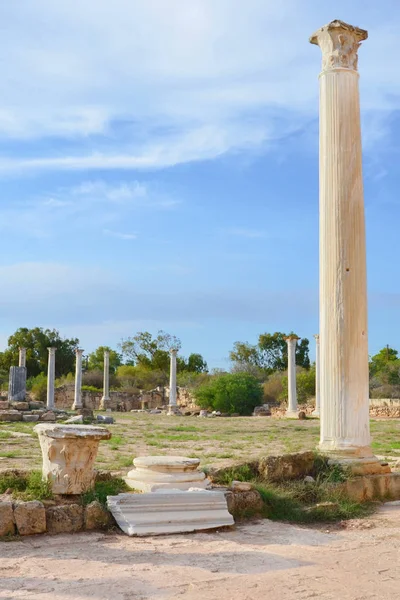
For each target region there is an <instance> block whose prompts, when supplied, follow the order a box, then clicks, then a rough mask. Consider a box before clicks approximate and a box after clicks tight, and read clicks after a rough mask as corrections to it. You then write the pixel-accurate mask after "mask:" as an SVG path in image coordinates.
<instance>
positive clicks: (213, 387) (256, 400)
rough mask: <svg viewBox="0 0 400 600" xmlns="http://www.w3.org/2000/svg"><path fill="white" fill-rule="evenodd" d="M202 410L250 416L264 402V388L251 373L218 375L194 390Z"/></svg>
mask: <svg viewBox="0 0 400 600" xmlns="http://www.w3.org/2000/svg"><path fill="white" fill-rule="evenodd" d="M194 395H195V398H196V400H197V402H198V404H199V406H201V408H205V409H212V410H217V411H221V412H222V413H239V414H240V415H250V414H251V413H252V412H253V410H254V408H255V407H256V406H257V405H259V404H261V402H262V396H263V392H262V388H261V385H260V384H259V382H258V381H257V379H256V378H255V377H254V376H253V375H250V374H249V373H226V374H224V375H217V376H215V377H212V378H211V380H210V381H209V382H208V383H206V384H204V385H201V386H199V387H198V388H196V389H195V390H194Z"/></svg>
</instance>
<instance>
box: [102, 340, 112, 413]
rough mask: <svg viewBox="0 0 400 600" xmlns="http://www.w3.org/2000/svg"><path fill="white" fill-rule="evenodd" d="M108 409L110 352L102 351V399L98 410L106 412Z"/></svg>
mask: <svg viewBox="0 0 400 600" xmlns="http://www.w3.org/2000/svg"><path fill="white" fill-rule="evenodd" d="M109 407H110V352H109V351H108V350H104V378H103V397H102V399H101V402H100V410H106V409H107V408H109Z"/></svg>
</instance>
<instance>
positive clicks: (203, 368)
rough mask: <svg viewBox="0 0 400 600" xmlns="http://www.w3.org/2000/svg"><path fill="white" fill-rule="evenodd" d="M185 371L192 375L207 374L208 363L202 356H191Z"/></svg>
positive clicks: (193, 354)
mask: <svg viewBox="0 0 400 600" xmlns="http://www.w3.org/2000/svg"><path fill="white" fill-rule="evenodd" d="M185 371H189V372H190V373H207V372H208V367H207V363H206V361H205V360H204V358H203V357H202V355H201V354H195V353H192V354H189V358H188V359H187V363H186V366H185Z"/></svg>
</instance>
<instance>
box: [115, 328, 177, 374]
mask: <svg viewBox="0 0 400 600" xmlns="http://www.w3.org/2000/svg"><path fill="white" fill-rule="evenodd" d="M180 347H181V342H180V340H179V339H178V338H177V337H175V336H173V335H170V334H169V333H166V332H165V331H162V330H160V331H159V332H158V333H157V336H156V337H155V338H153V336H152V335H151V333H149V332H148V331H139V332H138V333H137V334H136V335H134V336H133V337H131V338H127V339H126V340H122V341H121V343H120V348H121V351H122V354H123V355H124V356H125V357H126V358H127V359H128V361H131V362H132V363H133V364H134V365H140V366H142V367H146V368H148V369H152V370H160V371H163V372H164V373H165V374H167V373H168V372H169V363H170V356H169V351H170V350H172V349H173V348H175V349H177V350H179V349H180ZM177 368H179V360H178V361H177Z"/></svg>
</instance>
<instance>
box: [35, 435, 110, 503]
mask: <svg viewBox="0 0 400 600" xmlns="http://www.w3.org/2000/svg"><path fill="white" fill-rule="evenodd" d="M34 431H35V432H36V433H37V434H38V436H39V442H40V447H41V450H42V456H43V469H42V475H43V479H45V480H48V481H50V483H51V486H52V490H53V493H54V494H82V493H83V492H86V491H87V490H89V489H91V488H92V487H93V485H94V479H95V473H94V470H93V465H94V461H95V459H96V455H97V450H98V447H99V442H100V440H109V439H110V438H111V433H110V432H109V431H108V430H107V429H105V428H103V427H94V426H92V425H55V424H50V423H40V425H36V427H35V428H34Z"/></svg>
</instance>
